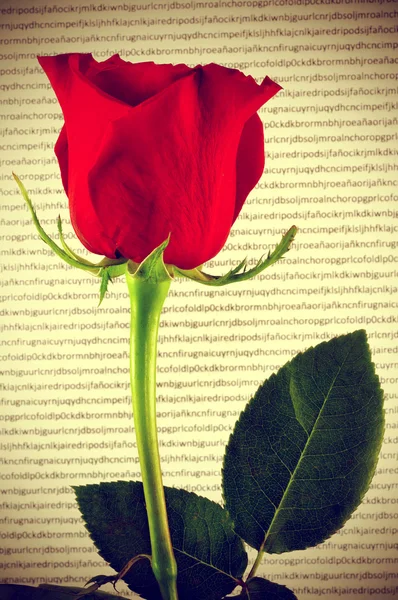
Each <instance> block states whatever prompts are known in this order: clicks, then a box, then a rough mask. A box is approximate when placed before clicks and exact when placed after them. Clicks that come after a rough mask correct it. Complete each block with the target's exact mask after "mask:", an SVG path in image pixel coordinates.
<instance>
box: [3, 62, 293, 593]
mask: <svg viewBox="0 0 398 600" xmlns="http://www.w3.org/2000/svg"><path fill="white" fill-rule="evenodd" d="M39 62H40V64H41V66H42V67H43V69H44V71H45V72H46V74H47V76H48V78H49V80H50V83H51V85H52V87H53V89H54V91H55V93H56V95H57V98H58V100H59V103H60V106H61V108H62V111H63V115H64V119H65V124H64V126H63V128H62V130H61V132H60V135H59V138H58V141H57V143H56V145H55V153H56V155H57V158H58V162H59V165H60V170H61V177H62V183H63V186H64V189H65V192H66V194H67V196H68V200H69V209H70V215H71V222H72V225H73V228H74V230H75V232H76V234H77V236H78V238H79V239H80V241H81V242H82V244H83V245H84V246H85V247H86V249H87V250H89V251H90V252H93V253H95V254H100V255H104V256H105V258H104V259H103V260H102V261H101V262H100V263H98V264H94V263H91V262H89V261H87V260H85V259H82V258H80V257H79V256H77V255H76V254H75V253H74V252H73V251H72V250H71V249H70V248H69V247H68V246H67V245H66V243H65V241H64V239H63V235H62V228H61V223H60V220H59V223H58V228H59V234H60V241H61V245H62V248H61V247H59V246H58V245H57V244H56V243H55V242H53V241H52V240H51V239H50V238H49V236H48V235H47V234H46V233H45V232H44V231H43V229H42V228H41V226H40V224H39V222H38V220H37V217H36V214H35V212H34V209H33V206H32V204H31V202H30V200H29V198H28V196H27V193H26V190H25V188H24V187H23V184H22V183H21V181H20V180H19V179H18V178H17V177H16V176H15V178H16V180H17V183H18V185H19V187H20V189H21V192H22V194H23V195H24V198H25V200H26V201H27V203H28V206H29V208H30V210H31V213H32V216H33V220H34V222H35V225H36V227H37V229H38V231H39V234H40V236H41V238H42V239H43V241H45V242H46V243H47V244H48V245H50V247H51V248H52V249H53V250H54V252H55V253H56V254H58V255H59V256H60V257H61V258H63V260H65V261H66V262H68V263H69V264H70V265H72V266H75V267H78V268H80V269H84V270H87V271H89V272H91V273H92V274H93V275H96V276H99V277H101V288H100V301H102V299H103V297H104V295H105V292H106V289H107V284H108V281H109V280H111V279H112V278H113V277H116V276H119V275H125V276H126V281H127V286H128V290H129V295H130V305H131V330H130V331H131V337H130V339H131V346H130V367H131V368H130V375H131V391H132V403H133V416H134V424H135V432H136V437H137V448H138V454H139V460H140V466H141V473H142V481H143V488H144V495H145V504H146V508H147V516H148V526H149V532H150V541H151V557H150V558H151V565H152V570H153V572H154V575H155V577H156V580H157V582H158V584H159V588H160V593H161V595H162V598H163V599H164V600H176V599H177V598H178V595H177V583H178V582H177V563H176V559H175V556H174V552H173V545H172V539H171V537H170V532H169V527H168V520H167V507H166V503H165V496H164V491H163V482H162V472H161V467H160V458H159V450H158V440H157V426H156V347H157V336H158V326H159V319H160V314H161V310H162V306H163V303H164V300H165V298H166V296H167V293H168V290H169V287H170V283H171V281H172V279H173V277H175V276H186V277H189V278H191V279H194V280H195V281H197V282H199V283H203V284H205V285H214V286H219V285H225V284H228V283H232V282H236V281H241V280H245V279H249V278H251V277H253V276H254V275H256V274H257V273H259V272H260V271H262V270H263V269H265V268H266V267H268V266H269V265H271V264H273V263H274V262H276V261H277V260H278V259H279V258H281V256H283V254H284V253H285V252H286V251H287V250H288V249H289V245H290V243H291V241H292V239H293V237H294V235H295V233H296V228H294V227H293V228H291V229H290V230H289V232H288V233H287V234H286V235H285V236H284V238H283V239H282V242H281V243H280V244H279V245H278V246H277V247H276V248H275V250H274V251H273V252H272V254H270V253H269V254H268V256H267V257H266V258H265V259H264V260H263V259H260V260H259V261H258V262H257V264H256V265H255V266H254V267H253V268H251V269H247V268H246V260H243V261H242V262H241V263H240V264H239V265H238V266H237V267H236V268H234V269H232V270H231V271H229V272H228V273H227V274H226V275H223V276H214V275H209V274H206V273H204V272H203V271H202V267H201V265H202V264H203V263H204V262H206V261H208V260H210V259H211V258H213V257H214V256H215V255H216V254H217V253H218V252H219V251H220V250H221V249H222V247H223V246H224V244H225V241H226V239H227V237H228V235H229V232H230V230H231V227H232V225H233V223H234V222H235V220H236V218H237V217H238V215H239V213H240V211H241V209H242V206H243V204H244V202H245V200H246V198H247V196H248V194H249V192H250V191H251V190H252V189H253V188H254V186H255V185H256V183H257V182H258V180H259V179H260V177H261V175H262V173H263V169H264V160H265V159H264V136H263V125H262V122H261V120H260V118H259V116H258V115H257V110H258V109H259V108H260V107H261V106H262V105H263V104H264V103H265V102H267V100H269V99H270V98H271V97H272V96H274V95H275V94H276V93H277V92H278V90H279V89H280V86H279V85H277V84H276V83H274V82H273V81H271V80H270V79H269V78H268V77H266V78H265V79H264V80H263V81H262V83H261V84H257V83H256V82H255V80H254V79H253V78H252V77H250V76H245V75H244V74H243V73H241V72H239V71H237V70H234V69H227V68H224V67H221V66H219V65H215V64H210V65H206V66H200V65H198V66H196V67H194V68H190V67H188V66H186V65H182V64H180V65H174V66H173V65H156V64H154V63H152V62H150V63H137V64H131V63H128V62H125V61H123V60H121V59H120V58H119V56H118V55H115V56H113V57H111V58H110V59H108V60H106V61H104V62H102V63H98V62H97V61H96V60H95V59H93V57H92V56H91V54H64V55H59V56H53V57H49V56H47V57H40V58H39ZM145 556H146V555H145ZM133 559H134V557H133ZM122 571H124V570H123V569H122ZM116 580H117V578H116Z"/></svg>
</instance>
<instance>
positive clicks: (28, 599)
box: [0, 584, 127, 600]
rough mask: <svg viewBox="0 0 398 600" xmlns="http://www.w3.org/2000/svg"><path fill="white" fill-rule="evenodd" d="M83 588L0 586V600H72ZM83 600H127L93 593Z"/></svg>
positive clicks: (101, 593) (111, 595) (104, 593)
mask: <svg viewBox="0 0 398 600" xmlns="http://www.w3.org/2000/svg"><path fill="white" fill-rule="evenodd" d="M83 589H84V588H78V587H69V586H63V585H49V584H42V585H40V586H39V587H31V586H30V585H9V584H6V585H0V600H72V599H73V598H76V594H78V593H79V592H82V591H83ZM84 599H85V600H127V599H126V598H124V597H123V596H120V594H118V595H117V596H115V594H108V593H106V592H93V593H91V594H88V595H87V596H84Z"/></svg>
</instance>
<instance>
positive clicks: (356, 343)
mask: <svg viewBox="0 0 398 600" xmlns="http://www.w3.org/2000/svg"><path fill="white" fill-rule="evenodd" d="M383 432H384V412H383V392H382V390H381V389H380V385H379V380H378V377H377V375H376V374H375V371H374V365H373V363H372V362H371V357H370V352H369V348H368V345H367V341H366V333H365V331H356V332H354V333H352V334H349V335H345V336H341V337H337V338H334V339H332V340H330V341H329V342H324V343H322V344H319V345H318V346H316V347H315V348H310V349H309V350H307V351H306V352H304V353H301V354H299V355H298V356H296V357H295V358H294V359H293V360H292V361H291V362H289V363H287V364H286V365H285V366H284V367H282V368H281V369H280V370H279V371H278V373H277V374H276V375H272V376H271V377H270V378H269V379H268V380H267V381H266V382H265V383H264V384H263V385H262V386H261V387H260V388H259V389H258V391H257V393H256V394H255V396H254V398H252V400H251V401H250V402H249V403H248V405H247V407H246V409H245V410H244V412H243V413H242V414H241V416H240V418H239V421H238V422H237V424H236V426H235V429H234V431H233V433H232V435H231V437H230V440H229V442H228V445H227V448H226V454H225V457H224V466H223V491H224V498H225V503H226V508H227V510H228V511H229V512H230V515H231V518H232V519H233V521H234V525H235V531H236V532H237V533H238V534H239V535H240V536H241V537H242V538H243V539H244V540H245V541H246V542H247V543H248V544H250V545H251V546H253V547H254V548H257V549H258V550H260V551H263V550H264V551H265V552H270V553H281V552H287V551H289V550H300V549H304V548H308V547H310V546H315V545H317V544H319V543H320V542H322V541H323V540H325V539H326V538H328V537H330V536H331V535H332V534H333V533H335V532H336V531H337V530H338V529H340V527H342V526H343V525H344V523H345V522H346V521H347V519H348V518H349V517H350V515H351V514H352V512H353V511H354V510H355V509H356V508H357V507H358V505H359V504H360V502H361V501H362V499H363V496H364V494H365V492H366V491H367V489H368V487H369V484H370V482H371V479H372V476H373V474H374V471H375V468H376V464H377V459H378V454H379V451H380V446H381V443H382V439H383Z"/></svg>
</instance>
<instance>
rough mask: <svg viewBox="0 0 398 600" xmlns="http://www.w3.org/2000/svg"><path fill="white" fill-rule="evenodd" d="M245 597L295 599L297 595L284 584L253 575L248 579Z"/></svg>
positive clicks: (248, 599)
mask: <svg viewBox="0 0 398 600" xmlns="http://www.w3.org/2000/svg"><path fill="white" fill-rule="evenodd" d="M245 597H246V598H247V600H265V599H266V600H297V596H295V595H294V594H293V592H292V590H289V588H287V587H286V586H284V585H279V584H278V583H272V581H268V579H263V578H262V577H253V579H250V580H249V581H248V583H247V594H246V596H245Z"/></svg>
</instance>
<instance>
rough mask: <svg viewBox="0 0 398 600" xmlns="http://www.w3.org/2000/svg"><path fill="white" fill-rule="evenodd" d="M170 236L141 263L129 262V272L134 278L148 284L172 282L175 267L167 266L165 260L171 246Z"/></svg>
mask: <svg viewBox="0 0 398 600" xmlns="http://www.w3.org/2000/svg"><path fill="white" fill-rule="evenodd" d="M169 241H170V234H169V236H168V238H167V239H166V240H165V241H164V242H162V243H161V244H160V245H159V246H158V247H157V248H155V249H154V250H152V252H151V253H150V254H148V256H147V257H146V258H145V259H144V260H143V261H142V262H141V263H140V264H137V263H133V262H132V261H129V263H128V271H129V273H130V275H131V276H132V277H133V278H136V279H142V280H143V281H146V282H147V283H161V282H162V281H168V282H170V281H171V280H172V279H173V270H174V268H175V267H173V266H172V265H166V264H165V263H164V260H163V253H164V251H165V249H166V248H167V246H168V245H169Z"/></svg>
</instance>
